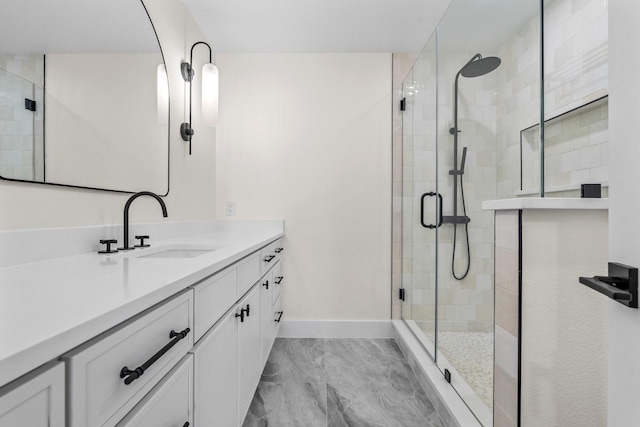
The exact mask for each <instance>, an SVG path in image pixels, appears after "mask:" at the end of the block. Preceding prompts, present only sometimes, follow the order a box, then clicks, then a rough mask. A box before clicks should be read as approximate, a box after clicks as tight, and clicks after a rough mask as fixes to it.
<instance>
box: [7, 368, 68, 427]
mask: <svg viewBox="0 0 640 427" xmlns="http://www.w3.org/2000/svg"><path fill="white" fill-rule="evenodd" d="M64 425H65V416H64V364H63V363H60V362H58V363H56V364H54V365H52V366H47V367H46V368H43V369H41V370H38V371H36V372H34V373H33V374H27V375H25V377H24V378H20V379H18V380H16V381H15V382H14V383H11V384H9V385H8V386H6V387H3V388H1V389H0V427H16V426H28V427H64Z"/></svg>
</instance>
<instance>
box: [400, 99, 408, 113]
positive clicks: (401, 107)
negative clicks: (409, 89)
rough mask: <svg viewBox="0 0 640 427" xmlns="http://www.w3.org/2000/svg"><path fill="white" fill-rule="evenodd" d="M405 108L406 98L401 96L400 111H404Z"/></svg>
mask: <svg viewBox="0 0 640 427" xmlns="http://www.w3.org/2000/svg"><path fill="white" fill-rule="evenodd" d="M406 109H407V98H402V99H401V100H400V111H404V110H406Z"/></svg>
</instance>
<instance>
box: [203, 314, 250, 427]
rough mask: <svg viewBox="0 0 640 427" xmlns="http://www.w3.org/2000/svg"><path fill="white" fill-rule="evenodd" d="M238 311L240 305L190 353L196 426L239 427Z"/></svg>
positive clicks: (223, 318)
mask: <svg viewBox="0 0 640 427" xmlns="http://www.w3.org/2000/svg"><path fill="white" fill-rule="evenodd" d="M240 310H241V308H240V305H237V306H235V307H234V308H233V310H231V311H229V312H228V313H227V314H226V315H224V316H223V317H222V319H220V321H219V322H218V324H217V325H216V326H215V327H213V329H211V330H210V331H209V332H207V334H206V335H205V337H204V338H203V339H201V340H200V341H199V342H198V343H197V344H196V345H195V346H194V348H193V350H192V353H193V356H194V364H195V371H194V372H195V381H194V390H195V392H194V423H195V425H197V426H208V425H219V426H235V425H237V424H238V421H237V419H238V410H237V400H238V375H237V373H238V330H239V328H240V317H238V316H240ZM236 315H238V316H236ZM214 423H215V424H214Z"/></svg>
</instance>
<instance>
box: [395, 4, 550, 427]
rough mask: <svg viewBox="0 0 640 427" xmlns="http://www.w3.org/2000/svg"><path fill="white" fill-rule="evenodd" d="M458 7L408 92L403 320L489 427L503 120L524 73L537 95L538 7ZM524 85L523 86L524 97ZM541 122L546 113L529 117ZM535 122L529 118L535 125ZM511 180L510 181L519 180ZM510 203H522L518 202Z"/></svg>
mask: <svg viewBox="0 0 640 427" xmlns="http://www.w3.org/2000/svg"><path fill="white" fill-rule="evenodd" d="M525 3H528V5H527V7H525V6H523V4H522V2H518V4H517V5H516V4H513V2H507V1H500V0H497V1H493V2H487V3H486V4H485V3H484V2H483V4H482V5H478V4H477V2H474V1H471V0H454V1H453V2H452V4H451V6H450V7H449V9H448V11H447V12H446V14H445V15H444V17H443V18H442V20H441V22H440V23H439V25H438V27H437V29H436V31H435V32H434V33H433V34H432V36H431V38H430V39H429V40H428V42H427V44H426V45H425V46H424V48H423V50H422V52H421V53H420V54H419V55H418V56H417V58H416V59H415V62H414V63H413V66H412V67H411V69H410V70H408V73H407V74H406V77H405V78H404V80H403V82H402V88H401V95H400V96H401V98H402V103H401V109H402V112H401V113H400V120H401V128H402V159H401V170H402V182H401V193H402V194H401V200H402V228H401V230H402V231H401V234H402V239H401V240H402V245H401V253H402V255H401V266H402V267H401V268H402V274H401V288H402V289H403V296H404V301H403V302H402V305H401V317H402V319H404V321H405V323H406V324H407V326H409V328H410V329H411V330H412V331H413V333H414V334H415V335H416V336H417V337H418V338H419V340H420V342H421V343H422V344H423V346H424V347H425V348H426V350H427V351H428V352H429V353H430V354H431V356H432V357H433V359H434V361H435V362H436V365H437V366H438V368H439V370H440V372H441V373H442V375H443V376H444V377H445V379H446V380H447V381H448V382H450V384H451V386H452V387H453V388H454V389H455V390H456V392H457V393H458V394H459V395H460V397H461V398H462V399H463V401H464V402H465V404H466V405H467V406H468V407H469V408H470V409H471V411H472V412H473V414H474V415H475V417H476V418H477V419H478V421H479V422H480V423H481V424H482V425H484V426H492V425H493V416H494V408H493V402H494V394H493V388H494V324H495V322H494V305H495V303H498V304H499V303H500V301H496V298H497V297H496V294H495V293H494V280H493V277H494V253H493V242H494V223H493V220H494V217H493V212H489V211H484V210H483V209H482V202H483V201H485V200H494V199H497V198H500V197H503V196H502V194H501V188H502V187H503V184H501V181H502V180H504V179H505V178H506V177H507V175H509V173H510V172H511V169H510V168H505V167H503V166H505V165H504V164H501V162H502V161H503V159H504V157H503V156H502V154H504V153H501V150H502V145H504V144H503V141H502V140H501V138H503V134H502V133H501V132H502V130H501V125H503V124H504V123H501V119H500V112H501V109H502V108H510V107H509V106H507V105H506V103H507V102H512V100H511V98H512V95H513V91H514V89H519V88H514V87H509V83H508V81H509V80H513V78H514V77H515V76H517V75H518V73H519V72H522V73H523V76H526V78H527V79H528V80H526V84H527V89H528V90H530V91H531V93H532V94H534V93H535V90H539V86H536V84H539V69H536V66H539V61H531V63H530V64H522V63H519V62H518V59H517V58H516V57H515V55H514V52H513V50H514V48H513V46H512V45H513V44H516V45H517V46H516V49H521V50H522V49H524V47H525V46H524V45H523V43H524V41H525V36H524V32H527V31H529V33H526V42H527V43H531V44H532V45H531V46H527V48H528V49H531V52H532V53H533V52H534V49H535V48H536V46H537V47H539V44H537V45H536V43H535V42H538V41H539V38H538V37H537V36H538V35H539V30H538V26H537V24H538V23H539V20H538V12H539V8H538V7H539V2H538V1H537V0H531V1H528V2H525ZM524 84H525V81H523V87H524ZM523 108H526V110H527V111H528V112H531V111H532V112H533V120H534V121H535V119H536V117H539V111H540V109H539V103H538V104H537V105H536V104H535V103H531V104H529V105H526V106H524V105H523ZM529 117H531V115H529ZM510 178H511V176H509V179H510ZM509 197H512V195H510V196H509Z"/></svg>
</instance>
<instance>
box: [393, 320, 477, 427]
mask: <svg viewBox="0 0 640 427" xmlns="http://www.w3.org/2000/svg"><path fill="white" fill-rule="evenodd" d="M391 325H392V326H393V330H394V338H395V340H396V342H397V343H398V346H399V347H400V350H402V353H403V354H404V356H405V357H406V358H407V361H408V362H409V366H410V367H411V369H412V370H413V372H414V374H415V375H416V377H417V378H418V382H420V385H421V386H422V388H423V389H424V391H425V393H426V394H427V396H428V397H429V399H430V400H431V402H433V405H434V406H435V408H436V412H437V413H438V415H439V416H440V419H442V422H443V423H444V425H445V427H481V426H482V424H480V422H478V420H477V419H476V417H474V416H473V414H472V413H471V411H470V410H469V408H468V407H467V406H466V405H465V404H464V402H463V401H462V399H461V398H460V396H458V394H457V393H456V392H455V390H454V389H453V388H452V387H451V385H450V384H449V383H447V381H446V380H445V379H444V376H443V375H442V374H441V373H440V371H439V370H438V368H437V366H436V365H435V363H434V361H433V359H432V358H431V356H430V355H429V354H428V353H427V351H426V350H425V349H424V347H423V346H422V345H421V344H420V343H419V342H418V339H417V338H416V337H415V335H414V334H413V332H411V330H410V329H409V327H408V326H407V325H406V324H405V323H404V321H402V320H392V321H391Z"/></svg>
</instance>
